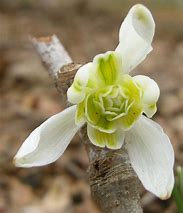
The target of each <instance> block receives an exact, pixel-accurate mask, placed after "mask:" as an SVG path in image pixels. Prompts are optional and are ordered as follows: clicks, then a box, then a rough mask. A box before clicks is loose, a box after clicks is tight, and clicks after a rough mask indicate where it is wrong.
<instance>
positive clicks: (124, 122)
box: [119, 103, 142, 130]
mask: <svg viewBox="0 0 183 213" xmlns="http://www.w3.org/2000/svg"><path fill="white" fill-rule="evenodd" d="M141 114H142V106H141V105H139V106H138V105H137V104H134V103H133V104H132V105H131V107H130V108H129V110H128V113H127V114H126V115H125V116H123V117H121V118H120V119H119V123H120V126H121V127H122V129H123V130H128V129H130V128H131V127H132V126H133V124H134V123H135V121H137V119H138V118H139V116H140V115H141Z"/></svg>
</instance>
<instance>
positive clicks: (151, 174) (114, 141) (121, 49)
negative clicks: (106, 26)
mask: <svg viewBox="0 0 183 213" xmlns="http://www.w3.org/2000/svg"><path fill="white" fill-rule="evenodd" d="M154 29H155V24H154V20H153V17H152V15H151V13H150V11H149V10H148V9H147V8H146V7H144V6H143V5H140V4H138V5H135V6H133V7H132V8H131V9H130V11H129V13H128V15H127V16H126V18H125V20H124V22H123V23H122V25H121V27H120V31H119V45H118V46H117V48H116V49H115V51H108V52H106V53H104V54H99V55H97V56H95V57H94V59H93V61H92V62H90V63H88V64H85V65H83V66H82V67H81V68H80V69H79V70H78V72H77V73H76V75H75V78H74V82H73V84H72V85H71V87H70V88H69V89H68V92H67V97H68V101H69V102H70V103H72V104H74V105H73V106H71V107H69V108H67V109H66V110H64V111H63V112H61V113H58V114H57V115H55V116H52V117H51V118H49V119H48V120H47V121H45V122H44V123H43V124H41V125H40V126H39V127H38V128H36V129H35V130H34V131H33V132H32V133H31V134H30V136H29V137H28V138H27V139H26V140H25V142H24V143H23V145H22V146H21V148H20V150H19V151H18V153H17V155H16V156H15V164H16V165H17V166H22V167H31V166H40V165H45V164H48V163H51V162H53V161H55V160H56V159H58V157H60V156H61V155H62V153H63V152H64V151H65V149H66V147H67V146H68V144H69V142H70V141H71V139H72V138H73V136H74V135H75V133H76V132H77V131H78V130H79V129H80V128H81V127H82V126H83V125H84V124H87V134H88V137H89V139H90V141H91V142H92V143H93V144H94V145H96V146H99V147H101V148H103V147H107V148H110V149H119V148H121V147H122V145H123V144H124V141H125V145H126V148H127V151H128V154H129V157H130V160H131V164H132V166H133V168H134V170H135V172H136V173H137V175H138V177H139V179H140V180H141V182H142V183H143V185H144V187H145V188H146V189H147V190H149V191H151V192H153V193H154V194H156V195H157V196H159V197H160V198H162V199H166V198H168V197H169V196H170V194H171V191H172V188H173V184H174V176H173V164H174V153H173V149H172V146H171V143H170V141H169V138H168V136H167V135H166V134H165V133H164V132H163V130H162V128H161V127H160V126H159V125H158V124H156V123H155V122H153V121H152V120H150V119H149V118H151V117H152V116H153V115H154V114H155V112H156V110H157V107H156V103H157V101H158V98H159V94H160V91H159V87H158V85H157V84H156V82H155V81H154V80H152V79H150V78H149V77H147V76H144V75H137V76H134V77H131V76H130V75H129V72H130V71H131V70H132V69H133V68H135V67H136V66H137V65H138V64H139V63H140V62H142V61H143V60H144V59H145V57H146V56H147V54H148V53H149V52H150V51H151V50H152V47H151V42H152V39H153V36H154ZM143 114H145V115H146V116H144V115H143Z"/></svg>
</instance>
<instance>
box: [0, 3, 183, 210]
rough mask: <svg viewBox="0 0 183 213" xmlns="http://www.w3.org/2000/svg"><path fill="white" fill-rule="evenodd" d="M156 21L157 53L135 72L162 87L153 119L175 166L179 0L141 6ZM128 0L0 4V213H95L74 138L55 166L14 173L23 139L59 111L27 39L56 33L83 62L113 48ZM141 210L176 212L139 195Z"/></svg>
mask: <svg viewBox="0 0 183 213" xmlns="http://www.w3.org/2000/svg"><path fill="white" fill-rule="evenodd" d="M139 2H140V3H144V4H145V5H146V6H148V7H149V9H150V10H151V11H152V13H153V16H154V19H155V22H156V34H155V39H154V42H153V47H154V50H153V52H152V53H151V54H150V55H149V56H148V57H147V59H146V60H145V61H144V62H143V63H142V64H141V65H140V66H138V67H137V68H136V70H134V71H133V73H132V74H134V75H135V74H137V73H138V74H145V75H148V76H150V77H151V78H153V79H154V80H156V81H157V82H158V83H159V86H160V88H161V96H160V100H159V103H158V112H157V114H156V116H155V117H154V119H155V120H156V121H158V122H159V123H160V124H161V125H162V126H163V127H164V129H165V131H166V133H167V134H168V135H169V136H170V138H171V141H172V144H173V146H174V149H175V153H176V165H183V83H182V81H183V1H182V0H153V1H150V0H149V1H147V0H146V1H138V3H139ZM135 3H137V1H133V0H132V1H128V0H54V1H51V0H14V1H12V0H0V213H12V212H13V213H14V212H15V213H16V212H17V213H19V212H20V213H22V212H23V213H42V212H44V213H57V212H58V213H59V212H60V213H62V212H63V213H99V211H98V210H97V207H96V206H95V204H94V203H93V202H92V201H91V198H90V190H89V185H88V182H87V176H86V169H87V166H88V159H87V156H86V153H85V150H84V148H83V146H82V144H81V142H80V141H79V138H78V137H77V136H76V137H75V139H74V140H73V141H72V143H71V144H70V146H69V147H68V149H67V150H66V152H65V154H64V155H63V156H62V157H61V158H60V159H59V160H58V161H56V162H55V163H53V164H51V165H48V166H45V167H40V168H31V169H20V168H15V167H14V165H13V164H12V158H13V156H14V155H15V153H16V152H17V150H18V148H19V147H20V145H21V144H22V142H23V140H24V139H25V137H26V136H27V135H28V134H29V133H30V132H31V131H32V130H33V129H34V128H35V127H36V126H38V125H39V124H40V123H41V122H43V121H44V120H45V119H47V118H48V117H49V116H51V115H53V114H55V113H57V112H59V111H61V110H62V109H63V107H62V103H61V100H60V97H59V94H58V93H57V91H56V89H55V87H54V85H53V82H52V80H51V78H49V76H48V74H47V72H46V71H45V69H44V68H43V66H42V64H41V62H40V58H39V57H38V55H37V54H36V51H35V50H34V48H33V47H32V45H31V43H30V41H29V37H30V35H33V36H44V35H50V34H56V35H57V36H58V37H59V38H60V39H61V41H62V43H63V44H64V46H65V47H66V49H67V50H68V52H69V53H70V54H71V56H72V58H73V59H74V61H75V62H81V63H85V62H87V61H91V60H92V58H93V57H94V56H95V55H96V54H98V53H101V52H105V51H107V50H113V49H114V48H115V47H116V45H117V44H118V30H119V26H120V24H121V22H122V20H123V18H124V17H125V16H126V14H127V12H128V10H129V8H130V7H131V6H132V5H133V4H135ZM142 205H143V207H144V212H145V213H155V212H157V213H162V212H163V213H164V212H165V213H174V212H176V207H175V204H174V202H173V201H172V199H169V200H167V201H160V200H159V199H158V198H156V197H154V196H153V195H152V194H150V193H148V192H145V191H143V190H142Z"/></svg>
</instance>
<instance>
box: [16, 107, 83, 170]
mask: <svg viewBox="0 0 183 213" xmlns="http://www.w3.org/2000/svg"><path fill="white" fill-rule="evenodd" d="M75 112H76V106H72V107H69V108H67V109H65V110H64V111H62V112H60V113H58V114H56V115H54V116H52V117H50V118H49V119H48V120H46V121H45V122H44V123H42V124H41V125H40V126H39V127H38V128H36V129H35V130H34V131H33V132H32V133H31V134H30V135H29V137H28V138H27V139H26V140H25V141H24V143H23V144H22V146H21V147H20V149H19V151H18V153H17V154H16V156H15V158H14V162H15V165H16V166H18V167H32V166H42V165H46V164H49V163H52V162H54V161H55V160H57V159H58V158H59V157H60V156H61V155H62V154H63V152H64V151H65V149H66V148H67V146H68V144H69V143H70V141H71V139H72V138H73V136H74V135H75V134H76V132H77V131H78V129H79V128H80V126H76V125H75V121H74V119H75V118H74V116H75Z"/></svg>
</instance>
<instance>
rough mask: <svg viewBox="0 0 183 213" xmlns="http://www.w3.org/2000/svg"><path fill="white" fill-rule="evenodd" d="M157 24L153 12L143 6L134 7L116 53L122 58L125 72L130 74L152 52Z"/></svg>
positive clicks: (122, 26)
mask: <svg viewBox="0 0 183 213" xmlns="http://www.w3.org/2000/svg"><path fill="white" fill-rule="evenodd" d="M154 31H155V23H154V20H153V17H152V15H151V12H150V11H149V10H148V9H147V8H146V7H145V6H143V5H141V4H137V5H135V6H133V7H132V8H131V9H130V11H129V13H128V15H127V16H126V18H125V19H124V21H123V23H122V25H121V28H120V31H119V41H120V43H119V45H118V47H117V48H116V51H117V52H119V53H120V54H121V56H122V65H123V71H124V72H125V73H128V72H130V71H131V70H132V69H133V68H134V67H136V66H137V65H138V64H139V63H140V62H142V61H143V60H144V59H145V57H146V55H147V54H148V53H149V52H150V51H151V50H152V47H151V42H152V39H153V36H154Z"/></svg>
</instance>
